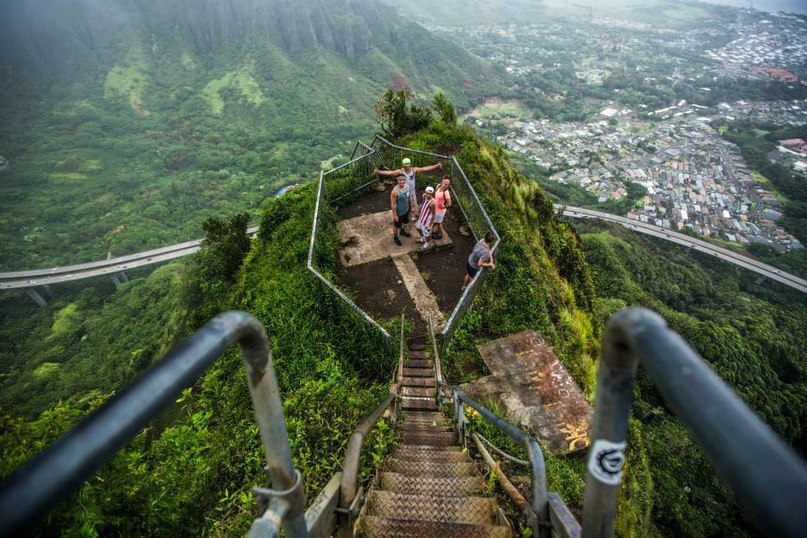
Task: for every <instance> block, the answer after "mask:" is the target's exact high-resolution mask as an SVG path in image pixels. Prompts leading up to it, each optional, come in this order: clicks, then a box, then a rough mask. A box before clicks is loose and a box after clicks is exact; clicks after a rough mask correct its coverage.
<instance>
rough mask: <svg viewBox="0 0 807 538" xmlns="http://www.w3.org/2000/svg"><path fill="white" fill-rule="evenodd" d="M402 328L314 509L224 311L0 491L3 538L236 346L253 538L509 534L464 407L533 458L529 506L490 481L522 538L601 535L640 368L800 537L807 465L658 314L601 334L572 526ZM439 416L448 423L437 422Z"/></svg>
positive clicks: (270, 373)
mask: <svg viewBox="0 0 807 538" xmlns="http://www.w3.org/2000/svg"><path fill="white" fill-rule="evenodd" d="M403 325H404V324H403V320H402V322H401V338H400V342H401V347H400V352H399V361H398V368H397V370H396V374H395V377H394V380H393V383H392V385H391V387H390V393H389V395H388V396H387V397H386V398H385V399H384V401H382V402H381V403H380V404H379V405H378V407H376V409H375V410H374V411H373V412H372V413H371V414H370V415H369V416H368V417H367V418H366V419H365V420H364V421H363V422H362V423H361V424H359V425H358V426H357V428H356V430H355V431H354V433H353V435H352V436H351V438H350V442H349V444H348V447H347V450H346V453H345V459H344V466H343V470H342V471H340V472H337V473H336V474H334V476H333V477H332V479H331V480H330V481H329V482H328V484H327V485H326V486H325V487H324V488H323V490H322V491H321V492H320V493H319V494H318V495H317V496H316V497H315V498H314V499H313V500H312V501H311V502H310V503H309V502H306V498H305V492H304V490H303V486H302V477H301V475H300V472H299V471H297V470H296V469H294V466H293V464H292V459H291V449H290V447H289V442H288V435H287V432H286V426H285V421H284V418H283V407H282V404H281V398H280V391H279V388H278V386H277V380H276V378H275V372H274V366H273V364H272V355H271V350H270V348H269V341H268V338H267V335H266V332H265V330H264V328H263V326H262V325H261V324H260V322H258V320H256V319H255V318H253V317H252V316H250V315H248V314H246V313H245V312H227V313H224V314H220V315H219V316H216V318H214V319H213V320H211V321H210V322H209V323H208V324H207V325H205V326H204V327H202V328H201V329H199V331H197V332H196V333H195V334H194V335H192V336H191V337H190V338H189V339H188V340H186V341H185V342H183V343H182V345H180V346H179V347H177V348H176V349H174V350H173V351H171V352H170V353H169V354H168V355H167V356H166V357H165V358H164V359H163V360H162V361H160V362H159V363H157V364H156V365H155V366H154V367H152V368H151V369H150V370H149V371H147V372H146V373H144V374H143V375H142V376H141V377H140V378H139V379H138V380H136V381H135V382H134V383H133V384H132V385H130V386H129V387H128V388H127V389H126V390H124V391H123V392H122V393H120V394H119V395H117V396H116V397H114V398H111V399H110V400H109V401H107V402H106V403H105V404H104V405H103V406H101V407H100V408H99V409H97V410H95V411H94V412H93V413H92V414H91V415H90V416H89V417H88V418H87V419H86V420H85V421H84V422H83V423H82V424H80V425H79V426H77V427H75V428H73V429H72V430H70V431H69V432H68V433H67V434H65V435H64V436H63V437H61V438H60V439H59V440H58V441H56V442H55V443H54V444H53V445H51V446H50V447H49V448H47V449H46V450H45V451H43V452H42V453H41V454H39V455H38V456H37V457H35V458H34V459H33V460H31V461H30V462H28V463H27V464H25V465H24V466H23V467H21V468H20V469H18V470H17V471H15V472H14V473H13V474H12V475H11V476H10V477H9V478H7V479H6V480H5V481H4V482H3V483H2V484H0V537H5V536H9V537H11V536H19V535H21V534H23V533H25V532H27V531H30V530H31V529H32V526H33V525H34V524H35V523H36V522H37V521H38V520H40V519H42V518H44V517H45V516H46V515H47V513H48V512H49V511H50V510H51V509H53V508H54V507H55V506H56V505H57V504H58V503H60V502H61V501H63V500H64V499H66V498H67V497H69V496H70V495H71V494H72V493H73V492H75V491H76V490H77V489H78V488H79V487H80V486H81V485H82V484H83V483H84V481H85V480H87V479H89V478H90V477H91V476H92V474H93V473H94V472H95V471H96V470H97V469H98V467H99V466H100V465H101V464H103V463H104V462H105V461H107V460H109V459H110V458H111V457H112V456H113V455H114V453H115V452H116V451H117V450H119V449H120V448H121V447H122V446H124V445H125V444H126V443H127V442H129V440H130V439H131V438H132V437H133V436H134V435H135V434H136V433H137V432H138V431H140V430H141V429H142V428H144V427H145V426H146V425H147V424H148V423H149V421H151V420H152V419H153V418H154V417H155V416H157V414H158V413H159V412H160V411H161V410H162V409H164V408H166V407H168V406H169V405H171V404H172V403H173V402H175V401H176V398H177V397H179V395H180V394H181V393H182V391H183V390H184V389H185V388H187V387H190V386H192V385H193V383H194V382H195V381H196V380H197V379H198V377H199V376H200V375H201V374H202V373H203V372H204V371H205V370H206V369H207V368H208V367H209V366H210V364H212V363H213V362H214V361H215V360H216V359H217V358H218V357H220V356H221V355H222V354H223V353H224V351H225V350H226V349H227V348H228V347H229V346H231V345H233V344H235V343H238V344H239V345H240V346H241V349H242V355H243V358H244V367H245V371H246V378H247V382H248V384H249V388H250V393H251V395H252V400H253V407H254V409H255V414H256V420H257V423H258V429H259V431H260V435H261V440H262V442H263V445H264V449H265V453H266V461H267V466H266V469H267V475H268V483H267V484H266V487H262V488H257V487H256V488H253V492H254V494H255V496H256V498H257V499H259V501H260V502H261V505H262V508H261V510H262V515H261V516H260V517H258V518H257V519H255V521H254V522H253V525H252V529H251V530H250V532H249V535H250V536H253V537H256V538H257V537H260V538H263V537H274V536H279V535H280V530H281V527H282V528H283V529H284V531H285V536H289V537H305V536H311V537H325V536H331V535H333V534H334V533H336V534H337V535H338V536H340V537H349V536H353V535H354V533H358V534H359V535H362V536H393V537H394V536H415V537H417V538H425V537H429V536H439V537H440V538H450V537H452V536H458V537H459V536H463V537H466V536H467V537H474V536H509V535H511V534H512V533H511V530H510V527H509V526H507V521H506V520H505V518H504V517H503V515H502V512H501V510H500V509H499V506H498V505H497V502H496V500H495V499H494V498H492V497H491V496H489V495H488V494H487V493H488V487H487V484H486V483H485V481H484V480H483V479H482V474H481V467H480V466H479V465H478V464H476V463H474V461H472V460H471V459H470V457H469V456H468V453H467V452H466V451H465V450H464V449H463V448H462V447H463V446H464V445H465V443H466V440H467V439H470V440H472V441H473V444H474V445H475V446H476V447H477V449H478V450H479V453H480V454H481V455H482V456H483V458H484V459H485V461H486V463H487V465H488V466H489V467H493V468H494V469H496V468H497V465H496V463H495V462H494V461H493V460H492V458H491V457H490V454H489V453H487V450H486V449H485V448H484V446H483V445H482V443H481V442H480V441H482V440H483V439H482V438H481V437H480V436H479V435H478V434H477V433H474V432H473V431H470V430H471V428H470V427H469V424H468V421H467V420H466V419H465V407H470V408H472V409H474V410H475V412H476V413H478V415H479V417H481V419H484V420H486V421H488V422H489V423H490V424H492V425H493V426H495V427H496V428H497V429H498V430H499V432H500V433H502V434H504V435H506V436H508V437H510V438H511V439H512V440H513V441H514V442H516V443H517V444H519V445H520V446H522V447H523V448H524V449H525V451H526V453H527V454H528V460H529V461H523V462H522V464H525V465H529V467H530V481H531V483H530V491H529V494H528V496H529V497H530V498H529V499H525V498H524V497H522V496H521V494H520V493H519V492H518V491H515V488H513V487H512V484H510V485H509V486H510V487H508V484H507V483H506V477H503V475H502V474H501V473H500V472H498V471H497V472H496V473H495V474H496V479H497V481H499V483H500V485H501V486H502V489H503V490H504V491H505V492H506V493H507V495H508V496H509V497H510V498H511V499H512V500H513V501H514V503H515V504H516V505H517V506H518V509H519V510H520V511H521V516H519V517H523V519H524V521H525V522H526V523H527V525H529V527H531V529H532V533H533V536H536V537H540V538H550V537H552V538H554V537H561V538H576V537H583V538H594V537H598V538H599V537H608V536H611V535H612V532H613V526H614V517H615V511H616V496H617V493H618V490H619V486H620V481H621V475H622V465H623V463H624V461H625V451H626V450H627V448H628V447H627V429H628V428H627V426H628V416H629V411H630V404H631V399H632V394H633V381H634V377H635V375H636V369H637V367H638V365H639V363H641V364H642V366H643V367H644V368H645V369H646V370H647V372H648V374H649V375H650V377H651V378H652V379H653V380H654V381H655V382H656V384H657V387H658V389H659V392H660V393H661V395H662V396H663V398H664V399H665V401H666V402H667V404H668V405H669V406H670V408H671V409H672V410H673V411H674V412H675V413H676V414H678V415H679V416H680V417H681V419H682V421H683V422H684V424H685V425H686V426H687V427H688V428H689V430H690V432H691V435H692V437H693V439H694V440H695V441H696V442H697V443H698V444H699V445H700V446H701V448H702V449H703V450H704V453H705V454H706V455H707V457H708V458H709V459H710V460H711V461H712V464H713V465H714V466H715V468H716V470H717V472H718V474H719V475H720V476H721V477H722V478H723V480H724V481H725V482H726V484H727V485H728V486H729V487H730V488H731V489H732V490H733V491H734V492H735V493H736V495H737V500H738V501H739V502H740V503H741V505H742V506H743V507H744V508H745V509H746V510H747V511H748V513H749V514H750V515H752V516H753V517H755V519H756V520H757V521H758V523H759V525H760V529H761V530H763V532H764V533H765V534H767V535H770V536H776V537H786V538H801V537H803V536H804V529H806V528H807V511H805V510H804V499H805V495H807V466H806V465H805V464H804V462H803V461H802V460H801V459H800V457H799V456H798V455H797V454H796V453H795V452H794V451H793V450H792V449H791V448H789V447H788V446H787V445H786V444H785V443H784V442H783V441H782V440H781V439H779V438H778V437H777V436H776V434H775V433H774V432H773V431H772V430H771V429H770V428H769V427H768V426H766V425H765V424H764V423H763V422H762V421H760V420H759V419H758V418H757V417H756V416H755V415H754V413H753V412H752V411H751V410H750V409H749V408H748V407H747V406H746V405H745V404H744V403H743V402H742V400H740V398H739V397H738V396H737V395H736V394H734V392H733V391H732V390H731V389H730V388H729V387H728V386H727V385H726V384H725V383H724V382H723V381H722V380H720V378H719V377H718V376H717V375H716V374H715V373H714V372H713V371H712V370H711V369H710V368H709V367H708V366H707V365H706V364H705V363H704V362H703V360H702V359H701V358H700V357H698V355H697V354H696V353H695V352H694V351H692V349H691V348H689V346H688V345H687V344H686V342H685V341H684V340H683V339H682V338H681V337H680V336H678V335H677V334H675V333H674V332H673V331H671V330H670V329H669V328H667V326H666V324H665V322H664V320H663V319H662V318H660V317H659V316H658V315H656V314H653V313H652V312H649V311H646V310H642V309H627V310H624V311H622V312H620V313H617V314H615V315H614V316H612V318H611V319H610V321H609V322H608V325H607V326H606V329H605V334H604V336H603V340H602V355H601V359H600V368H599V373H598V379H597V401H596V405H595V420H594V424H593V427H592V430H591V438H592V441H593V443H592V447H591V449H590V450H589V458H588V466H587V469H588V472H587V477H586V490H585V499H584V504H583V521H582V525H580V524H579V523H578V521H577V520H576V519H575V518H574V517H573V516H572V514H571V513H570V512H569V510H568V508H567V507H566V505H565V504H564V503H563V501H562V499H560V497H559V496H558V495H557V494H556V493H548V492H547V489H546V470H545V468H544V460H543V454H542V453H541V448H540V446H539V445H538V442H537V441H536V440H535V439H533V438H532V437H530V436H529V435H527V434H526V433H525V432H523V431H521V430H519V429H518V428H516V427H515V426H513V425H512V424H509V423H508V422H506V421H505V420H503V419H502V418H501V417H497V416H496V415H495V414H493V413H492V412H491V411H490V410H488V409H486V408H485V407H484V406H482V405H481V404H480V403H479V402H476V401H475V400H473V399H472V398H471V397H470V396H468V395H467V394H466V393H464V392H463V391H462V390H461V389H459V388H457V387H453V386H451V385H448V384H446V383H444V382H443V379H442V373H441V367H440V358H439V356H438V355H437V352H438V349H437V343H436V341H435V339H434V333H433V331H432V332H431V336H432V341H431V347H432V349H431V352H428V351H426V346H425V345H421V346H418V345H411V346H410V350H409V354H408V358H407V359H406V360H405V359H404V355H405V354H404V351H403V342H404V338H403V332H404V328H403ZM449 403H450V404H452V405H453V414H452V417H451V418H452V421H451V422H449V421H448V419H447V417H446V416H444V415H443V414H442V413H441V412H440V411H441V410H442V407H443V404H449ZM398 406H400V409H401V412H400V415H402V418H403V420H402V422H400V423H398V422H397V419H398V416H399V413H398V410H397V407H398ZM385 418H386V419H388V420H389V421H391V422H394V423H398V426H397V430H398V431H399V432H400V444H399V445H398V447H397V448H396V450H395V452H394V453H393V456H392V458H391V459H390V460H389V461H388V462H386V463H384V464H382V467H381V469H379V470H378V472H377V476H376V477H375V480H374V481H373V483H372V485H371V486H370V489H369V492H368V493H367V494H366V495H365V494H364V492H363V489H362V488H361V487H360V483H359V462H360V454H361V449H362V445H363V443H364V439H365V437H366V436H367V435H368V433H369V432H370V430H371V429H372V427H373V426H374V425H375V424H376V423H377V422H378V421H379V420H383V419H385ZM493 448H494V450H495V451H496V452H497V453H498V454H499V455H500V456H502V457H505V458H507V459H510V460H511V461H518V460H514V459H513V458H512V456H510V455H508V454H506V453H504V452H502V451H501V450H499V449H495V447H493ZM306 507H308V508H307V509H306Z"/></svg>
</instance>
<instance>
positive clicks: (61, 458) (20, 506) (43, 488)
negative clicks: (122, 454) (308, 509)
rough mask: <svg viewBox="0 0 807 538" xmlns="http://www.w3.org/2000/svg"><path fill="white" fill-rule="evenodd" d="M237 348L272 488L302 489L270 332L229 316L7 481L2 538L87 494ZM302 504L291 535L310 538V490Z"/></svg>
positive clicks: (1, 500) (2, 492) (0, 504)
mask: <svg viewBox="0 0 807 538" xmlns="http://www.w3.org/2000/svg"><path fill="white" fill-rule="evenodd" d="M236 342H238V343H239V344H240V346H241V349H242V354H243V356H244V365H245V368H246V371H247V381H248V382H249V386H250V391H251V392H252V395H253V402H254V404H255V413H256V416H257V418H258V425H259V427H260V432H261V439H262V440H263V442H264V448H265V450H266V455H267V458H268V466H267V469H268V470H269V473H270V477H271V480H272V485H273V487H275V488H276V489H281V490H288V489H290V488H293V487H295V484H296V483H297V476H298V475H297V473H296V471H295V470H294V467H293V465H292V461H291V451H290V449H289V445H288V437H287V436H286V426H285V422H284V421H283V408H282V405H281V404H280V395H279V392H278V388H277V382H276V379H275V376H274V369H273V368H272V357H271V351H270V349H269V342H268V339H267V337H266V331H265V329H264V328H263V326H262V325H261V324H260V322H258V321H257V320H256V319H255V318H253V317H252V316H250V315H249V314H247V313H245V312H226V313H224V314H220V315H218V316H216V317H215V318H213V319H212V320H211V321H210V322H208V323H207V324H206V325H204V326H203V327H202V328H201V329H199V330H198V331H197V332H196V333H194V334H193V335H192V336H191V337H190V338H188V339H187V340H185V341H184V342H183V343H181V344H180V345H179V346H178V347H176V348H175V349H174V350H172V351H171V352H169V353H168V355H166V356H165V357H164V358H163V359H162V360H161V361H159V362H158V363H157V364H155V365H154V366H153V367H152V368H150V369H149V370H147V371H146V372H145V373H144V374H143V375H141V376H140V377H139V378H138V379H137V380H136V381H135V382H134V383H133V384H132V385H130V386H129V387H128V388H126V389H124V391H123V392H121V393H120V394H119V395H117V396H114V397H112V398H110V399H109V400H108V401H107V402H106V403H105V404H104V405H103V406H101V407H100V408H99V409H97V410H96V411H94V412H93V413H92V414H90V415H89V416H88V417H87V418H86V419H85V420H84V421H83V422H82V423H81V424H79V425H78V426H76V427H75V428H73V429H72V430H70V431H69V432H67V433H66V434H65V435H63V436H62V437H61V438H59V439H58V440H57V441H56V442H54V443H53V444H52V445H50V446H49V447H48V448H47V449H45V450H44V451H43V452H42V453H40V454H39V455H38V456H36V457H35V458H34V459H33V460H31V461H30V462H28V463H27V464H25V465H24V466H23V467H21V468H20V469H17V470H16V471H15V472H14V473H13V474H12V475H11V476H10V477H9V478H8V479H6V480H5V481H4V482H3V484H2V487H0V536H14V535H18V534H20V533H21V532H23V531H24V530H25V529H26V528H27V527H29V526H30V525H32V524H33V523H34V522H35V521H36V520H37V518H39V517H43V516H44V515H45V514H47V512H48V511H49V510H51V509H52V508H54V507H55V506H56V505H58V504H59V503H60V502H61V501H63V500H64V499H65V498H66V497H67V496H69V495H70V494H71V493H72V492H74V491H75V490H77V489H78V488H79V487H81V485H82V484H83V483H84V481H85V480H87V479H88V478H89V477H90V476H91V475H92V474H93V473H94V472H95V471H97V470H98V468H99V467H101V465H103V464H104V463H105V462H106V461H108V460H109V459H111V458H112V457H113V456H114V455H115V453H116V452H117V451H118V450H120V449H121V448H122V447H123V446H125V445H126V443H128V442H129V440H130V439H131V438H132V437H134V436H135V435H136V434H137V432H139V431H140V430H142V429H143V428H144V427H145V426H147V425H148V423H149V422H150V421H151V420H152V419H154V418H155V417H157V415H158V414H159V413H160V412H161V411H162V410H163V409H165V408H166V407H168V406H169V405H171V404H172V403H174V402H175V401H176V399H177V397H178V396H179V395H180V394H181V393H182V391H183V390H184V389H186V388H188V387H190V386H192V385H193V384H194V383H195V382H196V380H197V379H198V378H199V376H200V375H201V374H202V373H203V372H204V371H205V370H206V369H207V368H208V367H209V366H210V365H211V364H212V363H213V362H215V360H216V359H217V358H218V357H220V356H221V355H222V354H223V353H224V351H225V350H226V349H227V348H228V347H229V346H231V345H232V344H234V343H236ZM256 393H260V394H256ZM295 497H296V498H297V499H298V501H299V500H301V501H302V506H301V507H300V506H297V507H293V510H292V514H294V513H296V514H297V515H295V516H293V517H292V519H291V520H290V521H288V522H287V524H286V531H287V533H288V534H289V535H290V536H305V535H306V528H305V518H304V517H303V514H302V510H303V509H304V508H305V497H304V496H303V495H302V487H300V488H299V495H297V496H295Z"/></svg>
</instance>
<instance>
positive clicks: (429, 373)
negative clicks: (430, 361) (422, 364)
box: [403, 367, 434, 377]
mask: <svg viewBox="0 0 807 538" xmlns="http://www.w3.org/2000/svg"><path fill="white" fill-rule="evenodd" d="M403 375H404V376H405V377H434V368H407V367H404V369H403Z"/></svg>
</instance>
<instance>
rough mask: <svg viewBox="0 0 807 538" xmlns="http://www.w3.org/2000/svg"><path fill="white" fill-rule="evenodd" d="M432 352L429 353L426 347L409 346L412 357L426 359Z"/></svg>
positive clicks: (410, 356)
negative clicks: (415, 347)
mask: <svg viewBox="0 0 807 538" xmlns="http://www.w3.org/2000/svg"><path fill="white" fill-rule="evenodd" d="M430 356H431V353H429V352H428V351H427V350H426V349H425V348H424V349H412V348H409V358H410V359H425V358H426V357H430Z"/></svg>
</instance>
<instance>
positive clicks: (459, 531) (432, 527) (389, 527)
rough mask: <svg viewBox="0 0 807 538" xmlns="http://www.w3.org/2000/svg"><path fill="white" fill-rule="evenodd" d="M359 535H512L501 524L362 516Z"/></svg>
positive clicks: (461, 537) (444, 537) (428, 537)
mask: <svg viewBox="0 0 807 538" xmlns="http://www.w3.org/2000/svg"><path fill="white" fill-rule="evenodd" d="M359 535H360V536H366V537H368V538H375V537H386V538H409V537H411V536H417V537H418V538H506V537H510V536H513V533H512V532H511V531H510V529H509V528H508V527H505V526H501V525H473V524H470V523H454V522H445V521H443V522H436V521H420V520H411V519H400V518H387V517H379V516H364V517H362V518H361V520H360V522H359Z"/></svg>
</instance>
